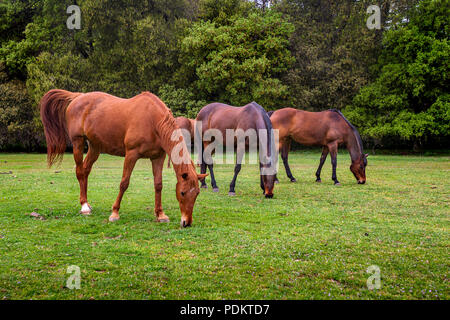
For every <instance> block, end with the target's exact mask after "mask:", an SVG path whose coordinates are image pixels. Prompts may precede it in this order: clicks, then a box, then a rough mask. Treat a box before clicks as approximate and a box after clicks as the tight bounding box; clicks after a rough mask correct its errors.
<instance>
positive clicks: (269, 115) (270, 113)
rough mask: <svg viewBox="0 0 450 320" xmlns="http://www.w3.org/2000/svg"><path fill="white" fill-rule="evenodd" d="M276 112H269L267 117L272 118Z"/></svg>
mask: <svg viewBox="0 0 450 320" xmlns="http://www.w3.org/2000/svg"><path fill="white" fill-rule="evenodd" d="M274 112H275V111H269V112H267V116H268V117H269V118H271V117H272V115H273V113H274Z"/></svg>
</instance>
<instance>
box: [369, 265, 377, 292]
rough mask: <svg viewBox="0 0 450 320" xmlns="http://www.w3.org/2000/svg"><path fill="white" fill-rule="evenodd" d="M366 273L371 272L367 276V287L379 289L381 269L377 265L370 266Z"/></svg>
mask: <svg viewBox="0 0 450 320" xmlns="http://www.w3.org/2000/svg"><path fill="white" fill-rule="evenodd" d="M366 272H367V273H369V274H371V276H370V277H369V278H367V289H369V290H374V289H377V290H379V289H381V270H380V267H379V266H375V265H373V266H370V267H368V268H367V270H366Z"/></svg>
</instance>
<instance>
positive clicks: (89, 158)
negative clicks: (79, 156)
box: [81, 145, 100, 214]
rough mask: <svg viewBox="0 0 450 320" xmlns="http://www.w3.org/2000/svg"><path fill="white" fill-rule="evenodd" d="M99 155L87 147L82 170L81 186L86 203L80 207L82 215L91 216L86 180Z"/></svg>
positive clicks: (90, 146)
mask: <svg viewBox="0 0 450 320" xmlns="http://www.w3.org/2000/svg"><path fill="white" fill-rule="evenodd" d="M99 155H100V152H99V151H98V150H97V149H96V148H95V147H93V146H92V145H89V150H88V153H87V155H86V158H85V159H84V162H83V170H84V184H83V187H84V190H83V192H84V195H85V199H86V202H84V203H82V207H81V213H82V214H91V212H92V207H91V206H90V204H89V202H88V199H87V188H88V178H89V174H90V173H91V170H92V166H93V165H94V163H95V161H97V159H98V157H99Z"/></svg>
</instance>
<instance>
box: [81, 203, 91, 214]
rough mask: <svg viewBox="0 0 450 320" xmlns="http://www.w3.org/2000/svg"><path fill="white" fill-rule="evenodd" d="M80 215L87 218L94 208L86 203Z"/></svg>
mask: <svg viewBox="0 0 450 320" xmlns="http://www.w3.org/2000/svg"><path fill="white" fill-rule="evenodd" d="M80 213H81V214H82V215H85V216H89V215H91V213H92V207H91V206H90V205H89V204H88V203H87V202H86V203H85V204H83V205H82V206H81V210H80Z"/></svg>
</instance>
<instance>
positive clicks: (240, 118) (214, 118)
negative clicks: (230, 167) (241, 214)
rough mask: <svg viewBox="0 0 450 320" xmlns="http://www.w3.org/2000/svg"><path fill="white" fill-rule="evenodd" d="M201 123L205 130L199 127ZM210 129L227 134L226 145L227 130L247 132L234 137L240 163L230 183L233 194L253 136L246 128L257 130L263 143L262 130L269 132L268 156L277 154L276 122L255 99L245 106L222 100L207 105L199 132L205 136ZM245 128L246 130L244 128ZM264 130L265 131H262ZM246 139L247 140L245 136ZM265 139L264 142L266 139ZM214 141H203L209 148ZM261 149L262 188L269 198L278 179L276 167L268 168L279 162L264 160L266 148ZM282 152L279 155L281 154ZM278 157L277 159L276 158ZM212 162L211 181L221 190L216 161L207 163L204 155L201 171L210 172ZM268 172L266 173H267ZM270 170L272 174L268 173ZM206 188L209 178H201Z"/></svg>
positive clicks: (214, 186) (197, 120) (200, 117)
mask: <svg viewBox="0 0 450 320" xmlns="http://www.w3.org/2000/svg"><path fill="white" fill-rule="evenodd" d="M199 126H201V130H202V132H201V133H200V130H199V129H198V127H199ZM210 129H216V130H218V131H220V132H221V135H222V137H223V141H222V143H223V144H224V145H226V144H227V141H226V140H227V134H226V131H227V130H234V132H241V133H243V134H239V133H238V135H237V136H236V135H235V136H234V137H233V139H234V141H230V142H229V143H231V144H234V148H235V151H236V155H237V156H236V166H235V169H234V177H233V180H232V181H231V184H230V190H229V193H228V194H229V195H231V196H234V195H235V194H236V193H235V186H236V179H237V176H238V174H239V172H240V171H241V167H242V159H243V156H244V153H245V149H248V148H249V137H248V136H247V137H244V135H245V132H250V131H248V130H254V132H255V133H257V140H258V141H257V143H258V144H259V143H260V141H264V140H261V139H262V136H261V131H264V132H265V134H266V135H265V139H266V141H267V146H266V147H264V149H267V152H266V156H269V157H270V158H271V159H273V158H275V157H274V155H275V154H276V150H275V144H274V137H273V132H272V129H273V128H272V124H271V122H270V119H269V117H268V116H267V113H266V111H265V110H264V108H263V107H261V106H260V105H258V104H257V103H256V102H252V103H250V104H248V105H246V106H243V107H233V106H229V105H226V104H222V103H212V104H209V105H207V106H205V107H204V108H203V109H202V110H200V112H199V113H198V116H197V119H196V129H195V130H196V131H197V132H196V134H198V135H200V134H201V136H202V137H204V136H205V133H206V132H207V131H208V130H210ZM241 130H242V131H241ZM260 130H261V131H260ZM243 139H245V140H243ZM238 141H243V143H239V142H238ZM262 143H263V142H262ZM209 144H210V142H207V141H203V146H204V148H206V147H207V146H208V145H209ZM259 153H260V185H261V188H262V190H263V191H264V195H265V196H266V198H273V188H274V181H275V180H274V179H275V172H274V170H273V173H270V172H272V170H271V169H270V170H267V171H265V169H268V168H273V166H275V163H273V162H271V161H269V162H266V163H262V162H261V154H262V149H260V150H259ZM277 157H278V156H276V158H277ZM275 161H276V160H275ZM207 165H208V168H209V171H210V175H211V185H212V187H213V191H214V192H218V191H219V189H218V187H217V184H216V180H215V177H214V171H213V164H212V162H211V163H206V162H205V159H204V157H203V156H202V159H201V173H205V172H206V166H207ZM263 173H264V174H263ZM267 173H268V174H267ZM201 182H202V188H207V185H206V182H205V180H201Z"/></svg>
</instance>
